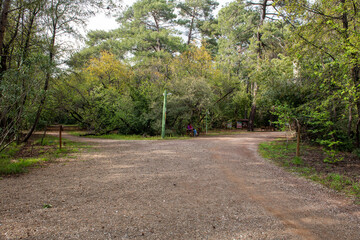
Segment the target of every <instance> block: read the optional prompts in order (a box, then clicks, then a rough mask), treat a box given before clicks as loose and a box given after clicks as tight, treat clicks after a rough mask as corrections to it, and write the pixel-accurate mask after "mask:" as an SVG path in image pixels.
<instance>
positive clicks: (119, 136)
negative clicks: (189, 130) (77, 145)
mask: <svg viewBox="0 0 360 240" xmlns="http://www.w3.org/2000/svg"><path fill="white" fill-rule="evenodd" d="M70 134H71V135H74V136H83V135H84V134H85V132H70ZM85 137H87V138H101V139H114V140H163V139H162V138H161V136H146V137H144V136H142V135H122V134H115V133H112V134H105V135H89V136H85ZM189 138H191V137H189V136H173V135H171V136H165V139H166V140H178V139H189Z"/></svg>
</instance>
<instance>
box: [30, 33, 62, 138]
mask: <svg viewBox="0 0 360 240" xmlns="http://www.w3.org/2000/svg"><path fill="white" fill-rule="evenodd" d="M55 37H56V27H54V32H53V35H52V38H51V44H50V51H49V63H50V65H52V64H53V62H54V55H55V52H54V51H55ZM50 78H51V73H50V72H48V73H47V74H46V79H45V84H44V88H43V91H44V96H42V98H41V100H40V104H39V107H38V110H37V112H36V116H35V121H34V123H33V125H32V127H31V129H30V130H29V132H28V133H27V134H26V136H25V138H24V140H23V142H27V141H28V140H29V139H30V137H31V135H32V134H33V132H34V131H35V128H36V126H37V124H38V123H39V119H40V116H41V112H42V110H43V108H44V105H45V101H46V96H47V90H48V89H49V82H50Z"/></svg>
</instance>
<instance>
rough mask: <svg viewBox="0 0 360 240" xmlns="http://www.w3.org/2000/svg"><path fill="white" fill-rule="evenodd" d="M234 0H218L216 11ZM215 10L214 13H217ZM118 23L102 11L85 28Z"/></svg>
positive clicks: (111, 26)
mask: <svg viewBox="0 0 360 240" xmlns="http://www.w3.org/2000/svg"><path fill="white" fill-rule="evenodd" d="M232 1H235V0H218V2H219V7H218V9H217V11H218V10H219V9H220V7H221V6H224V5H225V4H226V3H229V2H232ZM134 2H136V0H124V1H123V3H124V5H132V4H133V3H134ZM217 11H216V14H217ZM118 26H119V25H118V24H117V23H116V21H115V18H113V17H111V16H106V15H105V14H104V13H102V14H99V15H97V16H95V17H93V18H91V19H90V20H89V23H88V25H87V28H86V30H87V31H91V30H112V29H115V28H117V27H118Z"/></svg>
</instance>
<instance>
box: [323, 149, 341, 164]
mask: <svg viewBox="0 0 360 240" xmlns="http://www.w3.org/2000/svg"><path fill="white" fill-rule="evenodd" d="M324 152H325V154H326V157H325V158H324V162H325V163H337V162H341V161H342V160H344V157H339V156H338V152H337V151H335V150H334V149H331V150H328V149H324Z"/></svg>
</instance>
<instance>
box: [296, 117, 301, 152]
mask: <svg viewBox="0 0 360 240" xmlns="http://www.w3.org/2000/svg"><path fill="white" fill-rule="evenodd" d="M296 123H297V134H296V135H297V136H296V140H297V141H296V156H297V157H300V123H299V121H298V120H296Z"/></svg>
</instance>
